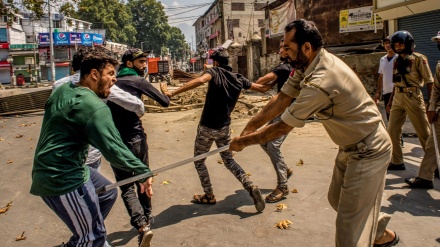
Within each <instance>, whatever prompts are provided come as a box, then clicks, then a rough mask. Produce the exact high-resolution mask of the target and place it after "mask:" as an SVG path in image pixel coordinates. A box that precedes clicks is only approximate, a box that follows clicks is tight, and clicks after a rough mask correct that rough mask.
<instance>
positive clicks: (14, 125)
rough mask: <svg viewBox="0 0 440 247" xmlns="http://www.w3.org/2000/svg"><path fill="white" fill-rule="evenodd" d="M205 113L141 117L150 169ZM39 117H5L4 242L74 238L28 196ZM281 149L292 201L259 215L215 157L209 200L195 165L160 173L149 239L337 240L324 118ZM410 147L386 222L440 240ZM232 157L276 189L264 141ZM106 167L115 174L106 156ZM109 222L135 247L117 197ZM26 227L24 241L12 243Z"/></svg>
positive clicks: (238, 124)
mask: <svg viewBox="0 0 440 247" xmlns="http://www.w3.org/2000/svg"><path fill="white" fill-rule="evenodd" d="M200 113H201V109H200V108H199V109H194V110H187V111H176V112H165V113H155V114H152V113H147V114H146V115H145V116H144V117H143V121H144V127H145V129H146V132H147V134H148V141H149V147H150V157H151V167H152V168H153V169H155V168H160V167H163V166H166V165H169V164H172V163H174V162H177V161H180V160H182V159H186V158H189V157H191V156H192V153H193V142H194V138H195V134H196V127H197V124H198V121H199V117H200ZM243 116H244V115H243ZM41 121H42V115H41V114H29V115H23V116H17V117H16V116H11V117H8V118H5V117H4V118H2V119H0V138H1V139H0V140H1V141H0V188H1V190H0V207H3V206H5V205H6V204H7V203H8V202H10V201H12V202H13V205H12V206H11V208H10V209H9V210H8V211H7V212H6V213H4V214H0V243H1V244H0V246H8V247H9V246H17V247H21V246H37V247H39V246H42V247H43V246H44V247H47V246H59V245H60V244H61V242H63V241H67V240H68V238H69V237H70V233H69V231H68V229H67V228H66V227H65V226H64V224H63V223H62V222H61V221H60V220H59V219H58V218H57V217H56V216H55V214H54V213H53V212H52V211H51V210H50V209H49V208H48V207H47V206H46V205H45V204H44V203H43V202H42V200H41V199H40V198H38V197H35V196H33V195H30V194H29V187H30V183H31V169H32V159H33V155H34V147H35V145H36V143H37V140H38V135H39V132H40V128H41ZM247 121H248V118H241V117H240V118H237V119H234V120H233V123H232V129H233V131H234V133H233V136H235V135H238V134H239V133H240V131H241V130H242V129H243V127H244V125H245V124H246V122H247ZM405 128H410V127H408V126H405ZM282 151H283V153H284V156H285V159H286V161H287V163H288V165H289V166H290V167H292V168H293V170H294V175H293V177H292V178H291V179H290V181H289V187H290V190H292V189H294V188H295V189H297V191H298V193H291V194H290V195H289V196H288V197H287V199H285V200H283V201H282V203H284V204H286V205H287V208H286V209H285V210H283V211H282V212H277V211H276V209H275V205H274V204H268V205H267V208H266V210H265V211H264V212H263V213H261V214H258V213H256V212H255V208H254V206H253V204H252V200H251V198H250V197H249V196H248V194H247V193H246V192H245V191H244V190H243V188H242V187H241V186H240V184H239V183H238V182H237V181H236V180H235V178H234V177H233V176H232V174H231V173H230V172H229V171H228V170H227V169H225V168H224V166H223V165H221V164H219V163H218V160H219V159H220V157H219V155H214V156H212V157H209V158H208V159H207V165H208V168H209V171H210V174H211V177H212V182H213V186H214V193H215V194H216V197H217V200H218V203H217V204H216V205H213V206H204V205H195V204H192V203H190V199H191V197H192V195H193V194H194V193H201V192H202V190H201V186H200V182H199V180H198V177H197V174H196V172H195V169H194V167H193V165H192V164H188V165H185V166H182V167H180V168H177V169H174V170H170V171H167V172H164V173H162V174H159V175H158V176H157V177H156V180H155V183H154V190H155V191H154V192H155V195H154V199H153V207H154V208H153V213H154V215H155V216H156V217H155V225H154V227H153V228H154V238H153V242H152V244H153V246H161V247H162V246H166V247H168V246H194V247H195V246H200V247H205V246H222V247H224V246H240V247H244V246H248V247H254V246H277V247H280V246H298V247H303V246H304V247H309V246H334V244H333V243H334V234H335V228H334V222H335V216H336V213H335V212H334V211H333V209H332V208H331V207H330V205H329V204H328V202H327V189H328V184H329V182H330V179H331V173H332V167H333V160H334V156H335V154H336V152H337V147H336V145H335V144H334V143H333V142H331V140H330V139H329V137H328V135H327V134H326V133H325V130H324V129H323V127H322V125H321V124H320V123H316V122H314V123H309V124H307V125H306V127H304V128H302V129H295V130H294V131H293V132H292V133H291V134H290V135H289V136H288V138H287V139H286V141H285V143H284V145H283V147H282ZM404 154H405V162H406V163H407V167H408V169H407V170H406V171H396V172H392V173H390V174H389V175H388V176H387V178H388V180H387V185H386V191H385V194H384V197H383V204H384V206H383V211H385V212H387V213H390V214H392V216H393V218H392V220H391V222H390V224H389V226H390V227H391V228H392V229H393V230H395V231H397V232H398V233H399V234H400V236H401V239H402V240H401V243H400V244H399V245H398V246H399V247H402V246H406V247H433V246H440V233H439V229H440V217H439V216H440V192H439V188H440V182H439V180H436V181H435V189H434V190H429V191H425V190H410V189H408V188H407V187H406V186H405V184H404V183H403V179H404V178H406V177H410V176H413V175H415V174H416V171H417V168H418V165H419V163H420V160H421V158H422V156H423V152H422V151H421V147H420V145H419V144H418V141H417V139H416V138H405V147H404ZM234 157H235V159H236V160H237V162H238V163H239V164H240V165H241V166H242V167H243V168H244V169H245V171H247V172H249V173H251V174H252V176H251V179H252V180H253V181H254V183H255V184H256V185H258V186H259V187H260V188H261V190H262V192H263V193H264V194H267V193H269V192H270V191H271V190H272V189H273V188H274V187H275V183H276V177H275V172H274V171H273V167H272V165H271V163H270V161H269V159H268V157H267V155H266V154H265V153H264V152H262V150H261V149H260V148H259V147H258V146H252V147H249V148H247V149H245V150H244V151H243V152H240V153H237V154H236V155H235V156H234ZM299 159H302V160H303V161H304V163H305V164H304V165H303V166H297V165H296V164H297V162H298V161H299ZM102 173H103V174H104V175H105V176H106V177H108V178H110V179H111V180H112V181H114V179H113V174H112V172H111V168H110V167H109V165H108V163H107V162H106V161H104V162H103V165H102ZM164 181H169V182H170V183H169V184H164V183H163V182H164ZM280 220H290V221H292V222H293V224H292V225H291V229H289V230H278V229H276V228H274V225H275V224H276V223H277V222H278V221H280ZM106 226H107V229H108V239H109V241H110V242H111V244H112V246H137V245H136V241H137V238H136V232H135V230H133V229H132V227H131V226H130V224H129V217H128V215H127V213H126V211H125V208H124V206H123V203H122V201H121V199H120V198H118V200H117V202H116V204H115V206H114V208H113V209H112V211H111V213H110V215H109V217H108V218H107V220H106ZM23 231H25V234H24V235H25V236H26V237H27V238H26V240H22V241H18V242H16V241H15V238H16V237H17V236H19V235H21V234H22V232H23Z"/></svg>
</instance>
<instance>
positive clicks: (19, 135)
mask: <svg viewBox="0 0 440 247" xmlns="http://www.w3.org/2000/svg"><path fill="white" fill-rule="evenodd" d="M22 137H23V135H21V134H18V135H16V136H15V138H22Z"/></svg>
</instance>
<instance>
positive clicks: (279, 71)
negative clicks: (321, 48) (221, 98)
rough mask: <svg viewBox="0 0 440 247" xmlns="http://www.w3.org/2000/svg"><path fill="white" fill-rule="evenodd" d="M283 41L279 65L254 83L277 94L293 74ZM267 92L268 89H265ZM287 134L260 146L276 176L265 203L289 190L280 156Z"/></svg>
mask: <svg viewBox="0 0 440 247" xmlns="http://www.w3.org/2000/svg"><path fill="white" fill-rule="evenodd" d="M283 45H284V39H281V42H280V51H279V54H280V60H281V64H279V65H278V66H276V67H275V68H274V69H273V70H272V72H270V73H268V74H266V75H265V76H263V77H260V78H258V80H257V81H256V82H255V83H257V84H267V85H271V86H272V87H273V86H275V85H276V86H277V92H278V93H279V92H280V90H281V88H282V87H283V85H284V83H285V82H286V81H287V78H289V75H290V74H291V73H293V71H292V66H291V65H290V62H289V61H288V60H289V59H288V55H287V53H286V52H285V51H284V48H283ZM267 90H269V88H268V89H267ZM280 120H281V115H280V116H278V117H276V118H274V119H273V120H272V121H270V122H269V123H268V124H273V123H276V122H279V121H280ZM286 137H287V134H286V135H283V136H281V137H279V138H277V139H275V140H272V141H270V142H267V143H264V144H261V148H262V149H263V150H264V151H265V152H266V153H267V155H269V157H270V160H271V162H272V165H273V167H274V168H275V172H276V174H277V186H276V188H275V189H274V190H273V191H272V192H271V193H270V194H269V195H267V196H266V202H269V203H274V202H278V201H281V200H282V199H283V198H284V197H285V196H287V195H288V194H289V188H288V186H287V180H288V179H289V178H290V176H292V174H293V171H292V169H290V168H288V167H287V164H286V163H285V162H284V157H283V155H282V154H281V145H282V144H283V142H284V140H285V139H286Z"/></svg>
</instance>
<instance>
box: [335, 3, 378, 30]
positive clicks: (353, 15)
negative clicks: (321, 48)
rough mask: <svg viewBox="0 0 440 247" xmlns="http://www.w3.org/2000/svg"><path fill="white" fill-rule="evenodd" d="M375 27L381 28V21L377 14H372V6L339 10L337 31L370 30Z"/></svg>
mask: <svg viewBox="0 0 440 247" xmlns="http://www.w3.org/2000/svg"><path fill="white" fill-rule="evenodd" d="M375 19H376V20H375ZM375 21H376V23H375ZM375 29H376V30H377V29H383V21H382V19H381V18H380V17H379V16H378V15H376V16H375V15H374V13H373V6H367V7H361V8H355V9H345V10H341V11H340V12H339V33H351V32H360V31H370V30H375Z"/></svg>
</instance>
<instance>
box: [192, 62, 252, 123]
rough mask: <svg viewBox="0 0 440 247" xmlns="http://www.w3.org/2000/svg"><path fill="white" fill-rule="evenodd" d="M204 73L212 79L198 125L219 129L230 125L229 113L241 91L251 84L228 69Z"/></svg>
mask: <svg viewBox="0 0 440 247" xmlns="http://www.w3.org/2000/svg"><path fill="white" fill-rule="evenodd" d="M205 73H207V74H210V75H211V77H212V79H211V80H210V81H209V83H208V92H207V93H206V101H205V106H204V107H203V112H202V117H201V119H200V124H201V125H203V126H206V127H208V128H212V129H220V128H222V127H224V126H226V125H229V124H230V123H231V117H230V116H231V113H232V111H233V110H234V107H235V104H236V103H237V100H238V96H240V93H241V90H242V89H249V88H250V87H251V85H252V83H251V82H250V81H249V80H248V79H246V78H245V77H244V76H243V75H241V74H238V73H232V72H231V69H230V67H225V68H224V67H213V68H210V69H208V70H207V71H206V72H205Z"/></svg>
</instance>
